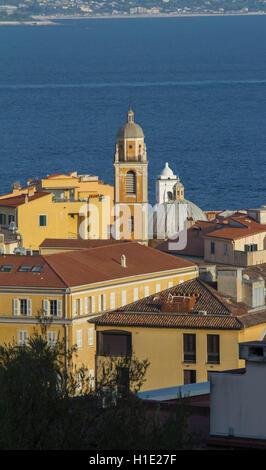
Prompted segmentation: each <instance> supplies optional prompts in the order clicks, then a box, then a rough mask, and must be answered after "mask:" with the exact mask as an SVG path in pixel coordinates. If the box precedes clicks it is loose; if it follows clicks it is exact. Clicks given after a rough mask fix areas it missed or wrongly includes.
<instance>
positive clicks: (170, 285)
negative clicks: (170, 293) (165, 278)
mask: <svg viewBox="0 0 266 470" xmlns="http://www.w3.org/2000/svg"><path fill="white" fill-rule="evenodd" d="M170 287H173V281H169V282H168V289H169V288H170Z"/></svg>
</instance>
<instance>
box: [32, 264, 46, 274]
mask: <svg viewBox="0 0 266 470" xmlns="http://www.w3.org/2000/svg"><path fill="white" fill-rule="evenodd" d="M43 268H44V266H42V265H40V266H33V268H32V270H31V271H32V272H33V273H41V272H42V270H43Z"/></svg>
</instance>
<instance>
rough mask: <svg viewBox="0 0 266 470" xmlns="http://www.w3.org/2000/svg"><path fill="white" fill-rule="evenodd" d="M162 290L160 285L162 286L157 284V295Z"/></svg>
mask: <svg viewBox="0 0 266 470" xmlns="http://www.w3.org/2000/svg"><path fill="white" fill-rule="evenodd" d="M160 290H161V285H160V284H156V293H157V292H160Z"/></svg>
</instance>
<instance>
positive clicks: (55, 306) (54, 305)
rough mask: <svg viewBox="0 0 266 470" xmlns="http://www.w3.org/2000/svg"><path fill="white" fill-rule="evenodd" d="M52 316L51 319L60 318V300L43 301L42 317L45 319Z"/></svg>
mask: <svg viewBox="0 0 266 470" xmlns="http://www.w3.org/2000/svg"><path fill="white" fill-rule="evenodd" d="M49 314H50V315H52V316H53V317H61V316H62V301H61V300H55V299H52V300H49V299H44V300H43V315H44V316H45V317H47V316H48V315H49Z"/></svg>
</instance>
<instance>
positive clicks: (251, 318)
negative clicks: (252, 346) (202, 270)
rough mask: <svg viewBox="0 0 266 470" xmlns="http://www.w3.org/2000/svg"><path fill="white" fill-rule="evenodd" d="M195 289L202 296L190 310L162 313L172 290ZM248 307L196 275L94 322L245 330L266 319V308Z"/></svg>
mask: <svg viewBox="0 0 266 470" xmlns="http://www.w3.org/2000/svg"><path fill="white" fill-rule="evenodd" d="M192 292H193V293H197V294H198V295H199V296H198V300H197V301H196V303H195V304H194V306H193V308H192V310H191V311H190V312H189V313H170V312H169V313H167V312H165V313H162V301H163V300H164V299H166V298H167V297H168V296H169V293H170V294H172V295H178V294H189V293H192ZM248 308H249V307H248V306H247V305H245V304H243V303H236V302H233V301H228V300H227V299H226V298H225V297H223V296H222V295H221V294H219V293H218V292H217V291H216V290H215V289H213V288H211V287H210V286H208V285H207V284H205V283H204V282H202V281H201V280H200V279H198V278H196V279H192V280H190V281H186V282H184V283H183V284H179V285H178V286H175V287H172V288H170V289H166V290H164V291H162V292H160V293H158V294H154V295H151V296H148V297H145V298H144V299H141V300H139V301H136V302H133V303H131V304H129V305H126V306H124V307H120V308H119V309H117V310H113V311H110V312H107V313H104V314H102V315H99V316H97V317H95V318H93V319H91V320H90V322H91V323H95V324H96V325H99V326H121V327H122V326H135V327H137V326H138V327H141V326H142V327H146V328H200V329H222V330H224V329H230V330H241V329H243V328H248V327H250V326H254V325H257V324H261V323H266V309H264V310H262V311H260V312H251V313H249V312H248ZM203 312H205V313H203Z"/></svg>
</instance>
